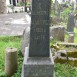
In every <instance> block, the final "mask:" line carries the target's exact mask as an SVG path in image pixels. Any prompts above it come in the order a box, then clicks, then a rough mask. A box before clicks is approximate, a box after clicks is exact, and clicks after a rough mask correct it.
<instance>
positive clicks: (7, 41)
mask: <svg viewBox="0 0 77 77" xmlns="http://www.w3.org/2000/svg"><path fill="white" fill-rule="evenodd" d="M20 46H21V37H0V77H6V74H5V72H4V56H5V49H6V48H7V47H15V48H17V49H18V70H17V73H15V74H14V75H13V76H12V77H21V69H22V60H23V58H22V55H21V52H20V51H21V50H20ZM76 76H77V68H76V67H73V66H71V65H69V64H58V63H57V64H56V63H55V77H76Z"/></svg>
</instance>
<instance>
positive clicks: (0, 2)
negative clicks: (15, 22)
mask: <svg viewBox="0 0 77 77" xmlns="http://www.w3.org/2000/svg"><path fill="white" fill-rule="evenodd" d="M5 13H7V11H6V0H0V14H5Z"/></svg>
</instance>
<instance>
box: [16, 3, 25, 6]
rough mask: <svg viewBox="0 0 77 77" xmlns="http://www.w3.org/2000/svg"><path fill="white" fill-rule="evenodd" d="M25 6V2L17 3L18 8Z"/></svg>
mask: <svg viewBox="0 0 77 77" xmlns="http://www.w3.org/2000/svg"><path fill="white" fill-rule="evenodd" d="M24 4H25V3H24V2H18V3H17V6H19V7H20V6H24Z"/></svg>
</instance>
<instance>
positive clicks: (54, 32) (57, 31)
mask: <svg viewBox="0 0 77 77" xmlns="http://www.w3.org/2000/svg"><path fill="white" fill-rule="evenodd" d="M64 34H65V28H64V27H63V26H52V27H50V36H52V37H53V38H54V39H55V40H59V41H64Z"/></svg>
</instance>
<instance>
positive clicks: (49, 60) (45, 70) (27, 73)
mask: <svg viewBox="0 0 77 77" xmlns="http://www.w3.org/2000/svg"><path fill="white" fill-rule="evenodd" d="M26 50H27V51H25V57H24V66H23V67H24V71H23V74H24V75H23V74H22V77H54V76H53V75H54V70H53V69H54V62H53V57H52V54H51V56H50V57H28V55H29V52H28V48H26Z"/></svg>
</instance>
